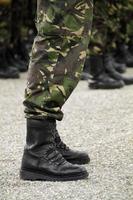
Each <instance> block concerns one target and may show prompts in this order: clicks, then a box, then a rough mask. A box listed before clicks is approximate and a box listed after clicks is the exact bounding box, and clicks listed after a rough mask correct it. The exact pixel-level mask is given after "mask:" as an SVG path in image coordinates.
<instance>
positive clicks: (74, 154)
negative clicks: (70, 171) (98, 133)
mask: <svg viewBox="0 0 133 200" xmlns="http://www.w3.org/2000/svg"><path fill="white" fill-rule="evenodd" d="M55 143H56V148H57V150H58V151H59V152H60V153H61V154H62V156H63V157H64V158H65V159H66V160H67V161H68V162H70V163H72V164H80V165H82V164H88V163H89V162H90V158H89V156H88V154H87V153H85V152H81V151H74V150H72V149H70V148H69V147H68V146H67V145H66V144H65V143H64V142H63V141H62V140H61V138H60V136H59V133H58V131H57V130H56V134H55Z"/></svg>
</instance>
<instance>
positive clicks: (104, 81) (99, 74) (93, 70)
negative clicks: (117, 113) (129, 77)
mask: <svg viewBox="0 0 133 200" xmlns="http://www.w3.org/2000/svg"><path fill="white" fill-rule="evenodd" d="M90 74H91V75H92V79H91V81H90V82H89V88H90V89H117V88H122V87H123V86H124V82H123V81H118V80H115V79H113V78H111V77H110V76H109V75H108V74H107V73H106V71H105V67H104V63H103V56H102V55H98V56H91V57H90Z"/></svg>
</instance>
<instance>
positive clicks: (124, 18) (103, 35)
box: [0, 0, 133, 89]
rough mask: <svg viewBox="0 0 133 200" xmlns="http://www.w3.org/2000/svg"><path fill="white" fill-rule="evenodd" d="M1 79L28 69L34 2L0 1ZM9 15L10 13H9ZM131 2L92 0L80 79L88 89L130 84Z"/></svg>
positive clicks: (132, 53) (132, 80) (132, 50)
mask: <svg viewBox="0 0 133 200" xmlns="http://www.w3.org/2000/svg"><path fill="white" fill-rule="evenodd" d="M0 2H1V3H0V18H2V22H1V23H0V43H1V47H0V78H18V77H19V72H24V71H26V70H27V66H28V52H29V49H31V44H32V41H33V38H34V35H35V34H36V29H35V26H34V19H35V11H36V0H23V1H21V0H1V1H0ZM9 13H10V14H9ZM132 19H133V1H132V0H128V1H125V0H108V1H107V0H100V1H99V0H95V1H94V19H93V26H92V36H91V41H90V44H89V48H88V57H87V59H86V62H85V65H84V70H83V73H82V76H81V79H82V80H86V79H87V80H88V79H89V87H90V88H91V89H115V88H121V87H123V86H124V85H125V84H133V77H126V76H124V75H123V74H122V73H124V72H125V71H126V69H127V67H133V21H132Z"/></svg>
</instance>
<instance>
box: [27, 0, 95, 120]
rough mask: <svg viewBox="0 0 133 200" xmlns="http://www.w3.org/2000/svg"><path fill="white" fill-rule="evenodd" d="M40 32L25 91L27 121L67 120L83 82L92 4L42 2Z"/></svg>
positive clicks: (82, 1) (64, 0) (63, 0)
mask: <svg viewBox="0 0 133 200" xmlns="http://www.w3.org/2000/svg"><path fill="white" fill-rule="evenodd" d="M37 3H38V8H37V22H36V26H37V30H38V35H37V36H36V38H35V40H34V44H33V48H32V53H31V59H30V65H29V72H28V84H27V88H26V91H25V100H24V105H25V107H26V108H25V113H26V117H27V118H35V119H43V118H46V117H48V118H55V119H57V120H61V119H62V118H63V112H62V111H61V108H62V106H63V105H64V103H65V102H66V100H67V99H68V97H69V96H70V94H71V93H72V91H73V90H74V88H75V87H76V85H77V83H78V81H79V80H80V75H81V72H82V69H83V65H84V61H85V58H86V52H87V48H88V42H89V38H90V33H91V32H90V30H91V22H92V16H93V2H92V0H38V1H37Z"/></svg>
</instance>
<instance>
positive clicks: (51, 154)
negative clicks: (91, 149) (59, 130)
mask: <svg viewBox="0 0 133 200" xmlns="http://www.w3.org/2000/svg"><path fill="white" fill-rule="evenodd" d="M55 126H56V123H55V120H53V119H45V120H44V119H43V120H36V119H27V139H26V146H25V149H24V154H23V158H22V165H21V170H20V178H21V179H23V180H31V181H36V180H42V181H73V180H80V179H86V178H87V177H88V172H87V171H86V169H85V168H84V167H80V166H78V165H73V164H71V163H69V162H67V161H66V160H65V159H64V158H63V156H62V155H61V153H60V152H59V151H58V150H57V149H56V144H55Z"/></svg>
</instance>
